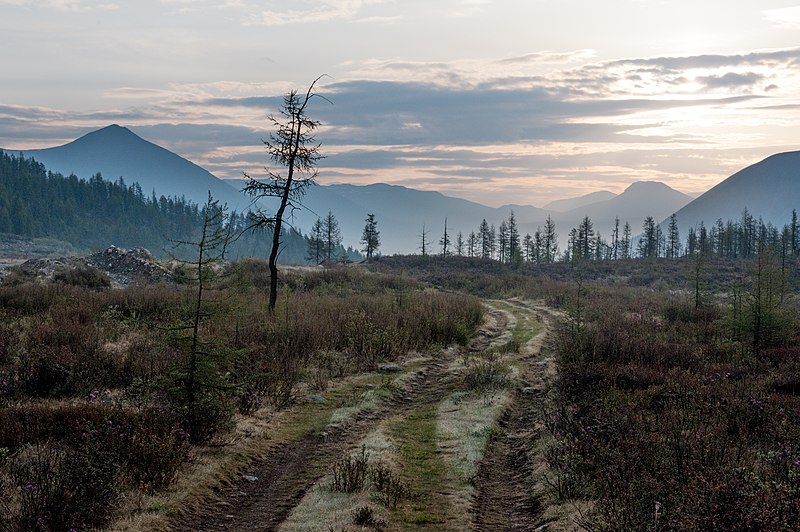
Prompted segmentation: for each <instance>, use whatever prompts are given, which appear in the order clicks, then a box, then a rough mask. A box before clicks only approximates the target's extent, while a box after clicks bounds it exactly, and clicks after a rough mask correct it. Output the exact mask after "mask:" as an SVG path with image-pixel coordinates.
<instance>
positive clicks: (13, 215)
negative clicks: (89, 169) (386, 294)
mask: <svg viewBox="0 0 800 532" xmlns="http://www.w3.org/2000/svg"><path fill="white" fill-rule="evenodd" d="M202 220H203V212H202V209H201V207H199V206H198V205H197V204H195V203H193V202H190V201H187V200H186V199H184V198H174V197H170V198H168V197H165V196H160V197H157V196H156V195H155V193H154V192H151V193H150V194H149V195H146V194H145V193H144V192H143V191H142V189H141V187H140V186H139V184H138V183H133V184H128V183H126V182H125V180H124V178H122V177H120V178H119V179H117V181H108V180H106V179H105V178H104V177H103V176H102V175H100V174H99V173H98V174H95V175H94V176H93V177H92V178H91V179H89V180H88V181H87V180H84V179H80V178H78V177H76V176H75V175H70V176H66V177H65V176H63V175H61V174H59V173H53V172H50V171H48V170H47V169H46V168H45V166H44V165H43V164H41V163H38V162H36V161H35V160H34V159H28V158H25V157H18V156H15V155H9V154H7V153H3V152H0V233H6V234H12V235H17V236H21V237H24V238H43V237H46V238H52V239H57V240H60V241H63V242H67V243H69V244H71V245H72V246H74V247H75V248H77V249H78V250H84V251H86V250H95V249H102V248H106V247H108V246H111V245H115V246H118V247H123V248H135V247H144V248H147V249H149V250H150V251H151V252H152V253H154V254H155V255H156V256H167V255H169V254H170V253H173V252H174V251H173V248H174V247H175V246H174V242H176V241H185V240H191V239H192V238H193V237H194V236H195V235H196V234H197V232H198V231H199V230H200V227H201V225H202ZM228 223H229V224H232V225H233V231H232V233H234V234H238V233H242V234H241V236H240V237H239V238H238V240H237V241H236V242H234V243H233V245H232V246H231V247H230V256H231V258H236V257H239V256H256V257H260V256H265V255H266V254H267V253H268V247H267V241H268V239H269V238H270V237H271V234H269V232H267V231H261V232H250V231H244V229H245V228H247V226H248V217H247V214H246V213H236V212H231V213H229V216H228ZM242 231H244V232H242ZM283 233H284V236H283V239H282V240H283V243H284V247H283V249H282V252H281V255H280V260H281V262H284V263H287V264H304V263H306V256H307V249H308V247H309V243H308V241H307V239H306V238H305V237H304V236H303V235H302V233H300V232H299V231H297V230H295V229H289V230H287V231H283ZM338 248H340V249H337V250H336V253H335V254H336V256H337V257H349V258H355V257H356V256H357V253H353V252H352V250H350V252H348V251H347V250H345V249H344V248H343V247H342V246H341V245H339V246H338Z"/></svg>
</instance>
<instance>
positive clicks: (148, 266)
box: [19, 246, 173, 288]
mask: <svg viewBox="0 0 800 532" xmlns="http://www.w3.org/2000/svg"><path fill="white" fill-rule="evenodd" d="M87 266H88V267H90V268H94V269H96V270H98V271H100V272H102V273H104V274H106V275H107V276H108V277H109V278H110V279H111V286H113V287H115V288H121V287H125V286H128V285H129V284H131V283H134V282H137V281H142V282H147V283H159V282H164V283H171V282H173V278H172V275H171V274H170V272H169V271H168V270H167V269H166V268H164V267H163V266H162V265H161V264H159V262H158V261H156V259H155V258H153V256H152V255H151V254H150V252H149V251H147V250H146V249H142V248H137V249H131V250H128V249H122V248H118V247H116V246H111V247H110V248H108V249H106V250H104V251H100V252H97V253H95V254H93V255H89V256H88V257H57V258H35V259H29V260H26V261H25V262H22V263H21V264H19V268H20V269H21V270H24V271H26V272H28V273H29V274H32V276H33V277H35V278H36V279H39V280H41V281H52V280H53V278H54V277H55V276H56V274H58V273H61V272H66V271H69V270H74V269H77V268H83V267H87Z"/></svg>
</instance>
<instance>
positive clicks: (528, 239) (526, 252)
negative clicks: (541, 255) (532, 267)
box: [522, 229, 541, 262]
mask: <svg viewBox="0 0 800 532" xmlns="http://www.w3.org/2000/svg"><path fill="white" fill-rule="evenodd" d="M536 234H537V235H538V238H540V239H541V234H540V233H539V230H538V229H537V230H536ZM533 240H534V239H533V237H532V236H531V234H530V233H525V236H524V237H522V251H523V258H524V259H525V262H538V261H535V260H534V243H533Z"/></svg>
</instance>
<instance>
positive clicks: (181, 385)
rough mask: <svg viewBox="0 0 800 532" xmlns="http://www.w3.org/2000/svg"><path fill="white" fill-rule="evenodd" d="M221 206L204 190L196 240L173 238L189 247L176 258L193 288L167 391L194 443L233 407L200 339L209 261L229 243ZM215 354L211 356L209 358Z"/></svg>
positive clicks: (220, 424)
mask: <svg viewBox="0 0 800 532" xmlns="http://www.w3.org/2000/svg"><path fill="white" fill-rule="evenodd" d="M226 216H227V215H226V207H225V206H220V205H219V202H218V201H215V200H213V199H212V197H211V192H209V193H208V202H207V203H206V206H205V209H204V210H203V225H202V229H201V231H200V235H199V240H197V241H188V240H187V241H177V242H176V246H178V247H184V248H189V249H191V250H192V252H193V254H194V258H193V259H192V260H187V261H184V260H181V261H179V262H181V263H182V264H184V265H186V266H189V279H188V280H189V282H190V285H193V287H194V288H195V293H194V294H193V301H192V306H191V315H190V316H189V319H188V320H187V323H186V324H185V325H183V326H179V327H177V328H176V329H175V332H178V333H179V334H183V336H180V337H179V338H178V340H179V341H181V342H184V343H185V344H186V345H187V351H188V356H187V364H186V369H185V372H182V373H181V374H180V375H179V376H178V379H177V383H178V386H177V388H176V389H174V390H173V391H172V393H173V395H175V398H174V399H173V400H174V401H175V403H177V405H178V406H179V408H180V409H181V410H183V414H184V415H185V416H186V423H187V426H188V432H189V435H190V437H191V439H192V441H194V442H202V441H205V440H207V439H208V438H210V437H211V436H212V435H213V434H214V433H215V432H217V430H219V429H221V428H224V427H225V426H227V425H228V424H229V422H230V419H231V417H232V415H233V411H232V409H230V408H227V407H226V403H228V402H229V397H230V392H231V391H232V390H233V386H232V384H231V383H229V382H228V372H227V371H225V370H224V367H223V366H224V363H225V361H224V360H221V359H220V358H219V356H218V353H214V351H215V350H213V349H212V345H213V344H214V341H215V340H214V339H213V338H212V339H205V338H203V337H202V334H201V324H202V321H203V318H205V317H206V316H208V315H209V314H210V313H212V311H211V310H210V307H212V306H213V302H212V301H209V299H208V296H207V291H208V290H209V289H210V288H211V284H212V281H213V278H214V276H215V268H214V267H215V265H217V264H219V263H220V262H222V261H223V260H225V254H226V253H227V250H228V245H229V244H230V243H231V242H232V241H233V235H232V234H231V229H232V227H231V225H230V224H227V223H226V221H227V220H226ZM215 355H216V356H215Z"/></svg>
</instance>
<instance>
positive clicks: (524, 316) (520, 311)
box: [489, 299, 544, 351]
mask: <svg viewBox="0 0 800 532" xmlns="http://www.w3.org/2000/svg"><path fill="white" fill-rule="evenodd" d="M489 304H490V305H491V306H492V307H494V308H496V309H499V310H502V311H504V312H506V313H507V314H510V315H512V316H513V317H514V319H513V321H512V322H511V323H510V325H511V340H510V341H509V342H508V344H507V345H509V346H515V347H517V349H522V348H523V347H524V346H526V345H527V344H528V342H530V341H531V340H532V339H533V338H534V337H536V335H537V334H539V333H541V332H542V330H543V329H544V326H543V325H542V322H541V320H540V319H537V314H536V313H535V312H533V311H531V310H530V309H527V308H525V307H523V306H521V305H518V304H514V303H511V302H509V301H501V300H497V299H493V300H491V301H489ZM517 349H514V351H516V350H517Z"/></svg>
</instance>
